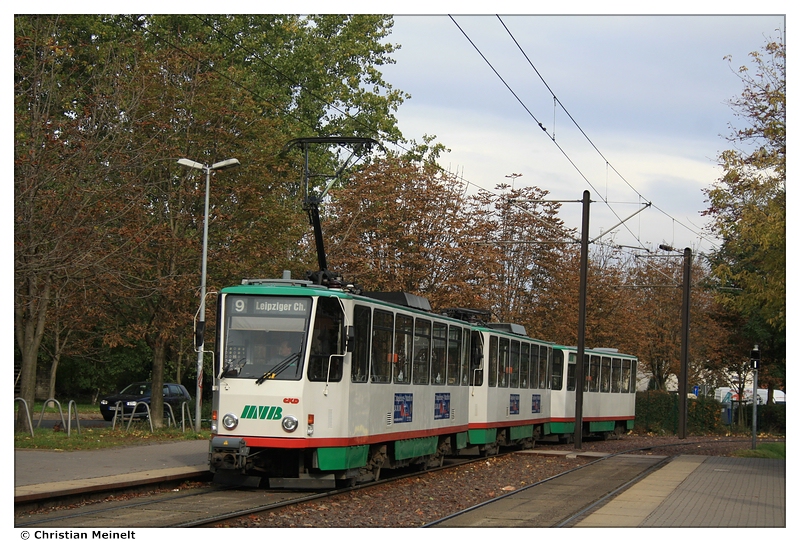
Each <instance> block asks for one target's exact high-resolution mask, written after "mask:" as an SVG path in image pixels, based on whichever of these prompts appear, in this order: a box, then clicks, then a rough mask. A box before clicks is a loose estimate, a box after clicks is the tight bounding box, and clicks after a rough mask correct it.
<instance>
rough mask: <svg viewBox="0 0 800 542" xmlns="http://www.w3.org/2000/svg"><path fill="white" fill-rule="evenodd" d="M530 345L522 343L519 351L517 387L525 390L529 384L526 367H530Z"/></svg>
mask: <svg viewBox="0 0 800 542" xmlns="http://www.w3.org/2000/svg"><path fill="white" fill-rule="evenodd" d="M530 357H531V345H530V344H528V343H522V344H521V345H520V349H519V387H520V388H527V387H528V386H529V384H530V381H529V380H528V367H529V366H530Z"/></svg>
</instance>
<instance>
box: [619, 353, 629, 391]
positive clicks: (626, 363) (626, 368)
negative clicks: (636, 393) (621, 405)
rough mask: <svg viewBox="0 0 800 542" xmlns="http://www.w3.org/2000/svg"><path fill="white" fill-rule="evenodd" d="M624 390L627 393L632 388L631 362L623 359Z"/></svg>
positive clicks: (622, 384) (622, 383)
mask: <svg viewBox="0 0 800 542" xmlns="http://www.w3.org/2000/svg"><path fill="white" fill-rule="evenodd" d="M621 386H622V389H623V390H624V391H625V392H627V391H629V390H630V386H631V360H629V359H623V360H622V382H621Z"/></svg>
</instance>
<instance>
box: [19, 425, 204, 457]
mask: <svg viewBox="0 0 800 542" xmlns="http://www.w3.org/2000/svg"><path fill="white" fill-rule="evenodd" d="M35 423H36V422H34V424H35ZM209 438H211V433H210V432H209V431H200V432H199V433H195V432H194V431H192V430H190V429H187V430H186V431H185V432H182V431H181V430H180V428H177V429H176V428H163V429H156V430H155V431H153V432H152V433H151V432H150V426H149V424H144V423H141V422H134V425H131V429H130V431H125V429H124V428H122V429H120V428H119V427H117V428H115V429H111V428H97V427H91V428H81V432H80V434H78V431H77V429H76V428H75V427H74V426H73V427H72V430H71V435H70V436H67V433H66V431H53V430H52V429H34V431H33V438H31V434H30V433H29V432H23V433H14V448H23V449H34V450H53V451H63V452H66V451H77V450H99V449H103V448H113V447H117V446H135V445H140V444H152V443H154V442H169V441H175V440H208V439H209Z"/></svg>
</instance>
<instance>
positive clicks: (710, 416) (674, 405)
mask: <svg viewBox="0 0 800 542" xmlns="http://www.w3.org/2000/svg"><path fill="white" fill-rule="evenodd" d="M721 409H722V406H721V405H720V403H719V402H717V401H715V400H714V399H708V398H705V397H701V398H698V399H689V400H688V401H687V416H686V418H687V423H686V432H687V433H690V434H695V435H704V434H709V433H712V434H713V433H719V432H720V431H722V430H723V429H724V427H723V426H722V420H721V418H720V411H721ZM634 430H636V431H638V432H642V433H657V434H676V433H677V432H678V394H676V393H670V392H666V391H656V390H648V391H644V392H638V393H637V394H636V421H635V423H634Z"/></svg>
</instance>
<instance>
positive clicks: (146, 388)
mask: <svg viewBox="0 0 800 542" xmlns="http://www.w3.org/2000/svg"><path fill="white" fill-rule="evenodd" d="M151 396H152V385H151V383H150V382H136V383H135V384H131V385H130V386H128V387H126V388H125V389H123V390H122V391H121V392H119V393H116V394H114V395H109V396H108V397H103V398H102V399H101V400H100V414H102V415H103V419H104V420H106V421H107V422H110V421H111V420H112V419H113V418H114V414H115V412H116V409H117V403H121V404H122V412H123V414H124V415H125V416H130V415H131V414H132V413H133V411H134V408H135V407H136V403H145V404H147V406H148V408H149V407H150V398H151ZM191 400H192V397H191V395H189V392H188V391H187V390H186V388H185V387H183V386H182V385H180V384H173V383H166V384H164V415H165V416H166V415H167V413H168V411H169V409H168V408H167V406H166V405H167V404H169V405H171V406H172V412H173V413H174V414H175V417H176V418H178V419H180V415H181V403H183V402H187V403H189V402H191ZM145 416H147V409H146V408H145V407H143V406H141V405H140V406H139V408H138V409H136V414H135V417H137V418H139V417H145Z"/></svg>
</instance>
